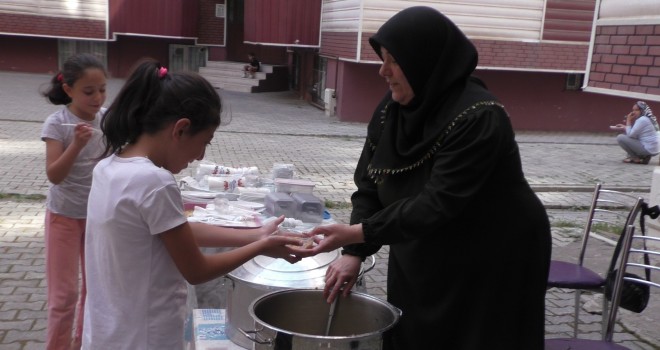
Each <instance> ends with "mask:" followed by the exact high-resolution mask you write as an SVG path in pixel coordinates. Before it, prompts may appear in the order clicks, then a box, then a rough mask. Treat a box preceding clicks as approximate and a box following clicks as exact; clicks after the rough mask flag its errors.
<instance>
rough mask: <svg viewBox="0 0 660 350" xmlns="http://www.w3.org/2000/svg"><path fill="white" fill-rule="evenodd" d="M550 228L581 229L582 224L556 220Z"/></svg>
mask: <svg viewBox="0 0 660 350" xmlns="http://www.w3.org/2000/svg"><path fill="white" fill-rule="evenodd" d="M552 226H553V227H564V228H574V227H582V224H578V223H577V222H574V221H566V220H558V221H553V222H552Z"/></svg>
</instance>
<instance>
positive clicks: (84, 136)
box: [73, 123, 94, 147]
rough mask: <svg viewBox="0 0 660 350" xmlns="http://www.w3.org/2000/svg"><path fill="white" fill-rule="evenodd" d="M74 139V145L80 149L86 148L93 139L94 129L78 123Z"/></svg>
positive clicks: (74, 130)
mask: <svg viewBox="0 0 660 350" xmlns="http://www.w3.org/2000/svg"><path fill="white" fill-rule="evenodd" d="M73 132H74V137H73V144H75V145H78V146H79V147H84V146H85V145H86V144H87V142H88V141H89V140H90V139H91V138H92V135H93V134H94V128H92V127H91V126H90V125H89V124H85V123H78V125H76V126H75V128H74V129H73Z"/></svg>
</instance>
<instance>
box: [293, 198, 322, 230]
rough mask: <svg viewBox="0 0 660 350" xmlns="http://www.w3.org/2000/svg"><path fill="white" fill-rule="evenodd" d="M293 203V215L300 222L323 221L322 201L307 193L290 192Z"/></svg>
mask: <svg viewBox="0 0 660 350" xmlns="http://www.w3.org/2000/svg"><path fill="white" fill-rule="evenodd" d="M291 198H293V202H294V203H295V212H294V215H293V216H294V217H295V218H296V219H298V220H301V221H302V222H312V223H321V222H322V221H323V211H324V210H325V208H324V205H323V202H322V201H321V199H319V198H318V197H316V196H314V195H313V194H309V193H293V194H291Z"/></svg>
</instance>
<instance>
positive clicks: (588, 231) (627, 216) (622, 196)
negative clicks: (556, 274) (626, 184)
mask: <svg viewBox="0 0 660 350" xmlns="http://www.w3.org/2000/svg"><path fill="white" fill-rule="evenodd" d="M603 195H605V196H603ZM628 199H629V201H624V200H628ZM642 202H643V199H642V198H641V197H638V196H634V195H632V194H630V193H625V192H621V191H615V190H608V189H603V188H602V184H600V183H599V184H596V186H595V189H594V195H593V198H592V201H591V206H590V209H589V215H588V219H587V224H586V226H585V228H584V231H583V234H582V242H581V245H580V253H579V256H578V261H577V263H574V264H573V263H567V262H562V261H558V260H553V263H561V264H569V265H574V266H578V267H580V268H583V269H586V270H588V271H589V272H591V273H593V274H597V273H596V272H595V271H592V270H591V269H589V268H586V267H585V266H584V262H585V257H586V251H587V247H588V242H589V239H590V238H591V236H592V235H594V234H596V233H595V232H593V230H592V229H593V226H594V224H595V223H603V224H607V225H613V226H616V227H618V226H621V227H622V228H625V227H627V226H628V225H631V224H633V225H634V223H635V221H636V219H637V217H638V215H639V213H640V211H641V203H642ZM616 208H625V209H626V211H624V212H625V213H624V212H622V211H621V210H618V211H617V210H615V209H616ZM603 217H608V218H611V219H604V218H603ZM615 219H616V220H618V221H619V222H616V221H614V220H615ZM598 275H600V276H601V278H602V280H601V281H600V282H602V283H601V284H599V285H597V286H594V287H593V288H584V287H579V286H571V285H561V284H559V285H558V284H555V283H553V280H552V269H551V275H550V279H549V281H548V288H551V287H557V288H564V289H572V290H574V291H575V305H574V308H575V311H574V316H573V318H574V319H573V337H577V335H578V324H579V314H580V308H581V307H580V296H581V294H582V290H590V291H594V292H598V293H604V291H605V288H604V283H605V277H606V273H604V274H598ZM602 308H603V313H602V322H601V324H602V330H601V331H602V333H603V335H604V334H605V333H606V326H607V318H608V312H609V311H608V308H609V307H608V302H607V300H606V298H603V305H602Z"/></svg>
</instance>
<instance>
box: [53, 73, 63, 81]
mask: <svg viewBox="0 0 660 350" xmlns="http://www.w3.org/2000/svg"><path fill="white" fill-rule="evenodd" d="M55 79H57V81H59V82H60V83H61V82H62V81H63V80H64V76H62V73H58V74H57V77H56V78H55Z"/></svg>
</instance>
